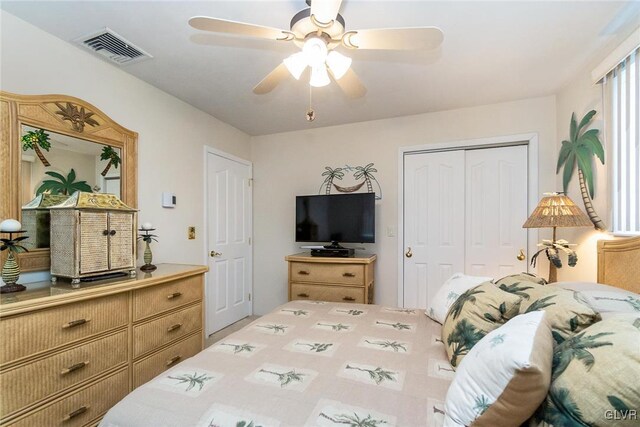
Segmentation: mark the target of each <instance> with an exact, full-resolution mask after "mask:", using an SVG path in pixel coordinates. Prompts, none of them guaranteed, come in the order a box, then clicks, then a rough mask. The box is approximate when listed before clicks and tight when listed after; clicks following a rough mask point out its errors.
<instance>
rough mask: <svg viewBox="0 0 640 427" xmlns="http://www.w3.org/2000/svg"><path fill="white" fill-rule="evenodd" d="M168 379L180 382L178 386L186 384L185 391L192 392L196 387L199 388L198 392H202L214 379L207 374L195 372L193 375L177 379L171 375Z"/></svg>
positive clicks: (185, 375)
mask: <svg viewBox="0 0 640 427" xmlns="http://www.w3.org/2000/svg"><path fill="white" fill-rule="evenodd" d="M167 378H170V379H172V380H176V381H178V384H186V385H187V388H186V389H185V391H191V390H192V389H194V388H196V387H198V391H200V390H202V388H203V387H204V386H205V384H206V382H207V381H209V380H211V379H213V377H211V376H208V375H207V374H198V373H197V372H194V373H193V374H182V375H178V376H175V377H173V376H171V375H169V376H168V377H167Z"/></svg>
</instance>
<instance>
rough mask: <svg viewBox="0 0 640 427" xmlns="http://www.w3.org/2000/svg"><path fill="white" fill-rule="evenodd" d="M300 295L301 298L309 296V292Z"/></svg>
mask: <svg viewBox="0 0 640 427" xmlns="http://www.w3.org/2000/svg"><path fill="white" fill-rule="evenodd" d="M298 296H299V297H300V298H309V294H305V293H302V294H298Z"/></svg>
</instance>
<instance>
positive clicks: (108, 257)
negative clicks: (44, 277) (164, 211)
mask: <svg viewBox="0 0 640 427" xmlns="http://www.w3.org/2000/svg"><path fill="white" fill-rule="evenodd" d="M50 216H51V224H50V228H51V281H52V282H54V283H55V281H56V280H57V278H58V277H68V278H71V279H72V280H71V283H72V284H73V285H78V286H79V285H80V279H81V278H84V277H91V276H96V275H101V274H105V273H115V272H123V271H126V272H129V273H130V274H131V275H132V276H135V273H136V267H135V263H136V211H135V209H132V208H130V207H129V206H127V205H125V204H124V203H123V202H122V201H121V200H120V199H118V198H117V197H116V196H114V195H113V194H101V193H85V192H83V191H76V192H75V193H73V195H71V196H70V197H69V198H68V199H67V200H65V201H64V202H63V203H60V204H59V205H55V206H52V207H51V208H50Z"/></svg>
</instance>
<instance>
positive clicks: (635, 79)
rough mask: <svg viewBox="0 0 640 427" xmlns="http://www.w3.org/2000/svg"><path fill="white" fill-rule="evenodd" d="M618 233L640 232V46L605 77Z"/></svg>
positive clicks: (614, 217) (614, 227) (614, 222)
mask: <svg viewBox="0 0 640 427" xmlns="http://www.w3.org/2000/svg"><path fill="white" fill-rule="evenodd" d="M604 85H605V99H606V100H607V102H606V103H605V105H607V106H608V111H607V115H606V120H607V134H608V136H609V146H610V151H609V153H610V157H609V165H610V178H611V187H610V188H611V196H612V199H611V214H612V231H613V232H614V233H615V234H640V129H639V127H640V49H638V48H637V49H635V50H634V51H633V52H631V54H629V55H628V56H627V57H626V58H625V59H624V60H623V61H622V62H620V63H619V64H618V65H617V66H616V67H615V68H613V70H611V71H610V72H609V73H608V74H607V76H606V77H605V79H604Z"/></svg>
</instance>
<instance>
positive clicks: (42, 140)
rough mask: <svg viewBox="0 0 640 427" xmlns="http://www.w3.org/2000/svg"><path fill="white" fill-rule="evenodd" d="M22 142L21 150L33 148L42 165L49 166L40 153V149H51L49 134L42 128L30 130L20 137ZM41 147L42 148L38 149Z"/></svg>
mask: <svg viewBox="0 0 640 427" xmlns="http://www.w3.org/2000/svg"><path fill="white" fill-rule="evenodd" d="M20 141H21V142H22V151H27V150H33V151H35V152H36V155H37V156H38V158H39V159H40V162H42V164H43V165H44V167H49V166H51V163H49V161H48V160H47V158H46V157H45V156H44V154H42V150H45V151H49V150H50V149H51V141H50V140H49V134H48V133H46V132H45V131H44V130H43V129H37V130H30V131H28V132H27V133H25V134H24V135H22V138H21V139H20ZM41 148H42V150H40V149H41Z"/></svg>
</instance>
